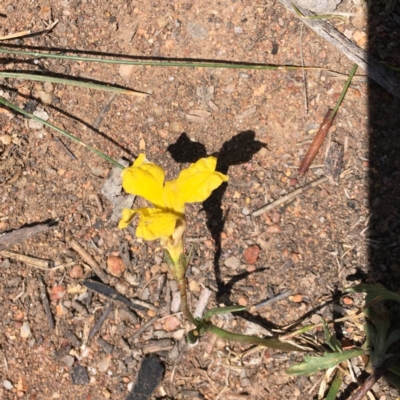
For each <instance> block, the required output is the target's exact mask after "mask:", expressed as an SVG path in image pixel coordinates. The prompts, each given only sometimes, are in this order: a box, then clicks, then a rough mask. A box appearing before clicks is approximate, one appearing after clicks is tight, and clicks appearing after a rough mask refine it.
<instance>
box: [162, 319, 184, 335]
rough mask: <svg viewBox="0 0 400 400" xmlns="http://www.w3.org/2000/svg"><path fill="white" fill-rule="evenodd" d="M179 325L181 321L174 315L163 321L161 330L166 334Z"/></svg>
mask: <svg viewBox="0 0 400 400" xmlns="http://www.w3.org/2000/svg"><path fill="white" fill-rule="evenodd" d="M180 325H181V321H179V319H178V318H177V317H175V316H174V315H170V316H169V317H167V318H165V319H164V322H163V328H164V330H165V331H167V332H173V331H175V330H176V328H178V327H179V326H180Z"/></svg>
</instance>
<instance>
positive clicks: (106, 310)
mask: <svg viewBox="0 0 400 400" xmlns="http://www.w3.org/2000/svg"><path fill="white" fill-rule="evenodd" d="M112 308H113V302H112V301H110V302H109V303H108V304H107V306H106V307H105V308H104V311H103V313H102V314H101V315H100V318H99V319H98V320H97V322H96V323H95V324H94V325H93V328H92V329H91V330H90V332H89V336H88V341H89V340H90V339H92V338H93V337H94V336H95V335H96V334H97V332H99V331H100V329H101V327H102V326H103V324H104V322H105V321H106V319H107V318H108V316H109V315H110V312H111V311H112Z"/></svg>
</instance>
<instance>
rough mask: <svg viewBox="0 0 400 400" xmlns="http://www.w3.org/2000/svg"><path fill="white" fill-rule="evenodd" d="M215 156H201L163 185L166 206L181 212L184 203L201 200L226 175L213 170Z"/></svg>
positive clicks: (215, 163)
mask: <svg viewBox="0 0 400 400" xmlns="http://www.w3.org/2000/svg"><path fill="white" fill-rule="evenodd" d="M216 165H217V159H216V158H215V157H207V158H201V159H200V160H198V161H197V162H195V163H194V164H191V165H190V166H189V168H186V169H184V170H182V171H181V173H180V174H179V176H178V178H177V179H175V180H173V181H170V182H167V183H166V184H165V187H164V201H165V203H166V205H167V207H168V208H172V209H174V210H175V211H178V212H182V211H181V210H182V209H183V207H184V204H185V203H195V202H202V201H204V200H206V199H207V198H208V197H209V196H210V194H211V192H212V191H213V190H214V189H216V188H217V187H219V186H220V185H221V184H222V183H223V182H226V181H228V179H229V178H228V176H226V175H224V174H221V173H220V172H216V171H215V167H216Z"/></svg>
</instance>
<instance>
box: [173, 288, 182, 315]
mask: <svg viewBox="0 0 400 400" xmlns="http://www.w3.org/2000/svg"><path fill="white" fill-rule="evenodd" d="M180 307H181V295H180V293H179V291H176V292H174V293H173V294H172V301H171V312H173V313H176V312H178V311H179V309H180Z"/></svg>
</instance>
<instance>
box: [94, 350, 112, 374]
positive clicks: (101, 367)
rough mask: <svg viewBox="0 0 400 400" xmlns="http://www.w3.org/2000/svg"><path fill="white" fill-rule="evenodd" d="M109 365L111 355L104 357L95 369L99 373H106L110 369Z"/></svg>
mask: <svg viewBox="0 0 400 400" xmlns="http://www.w3.org/2000/svg"><path fill="white" fill-rule="evenodd" d="M110 364H111V354H109V355H107V356H105V357H104V358H102V359H101V360H100V361H99V362H98V363H97V368H98V369H99V371H100V372H106V371H107V370H108V368H110Z"/></svg>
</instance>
